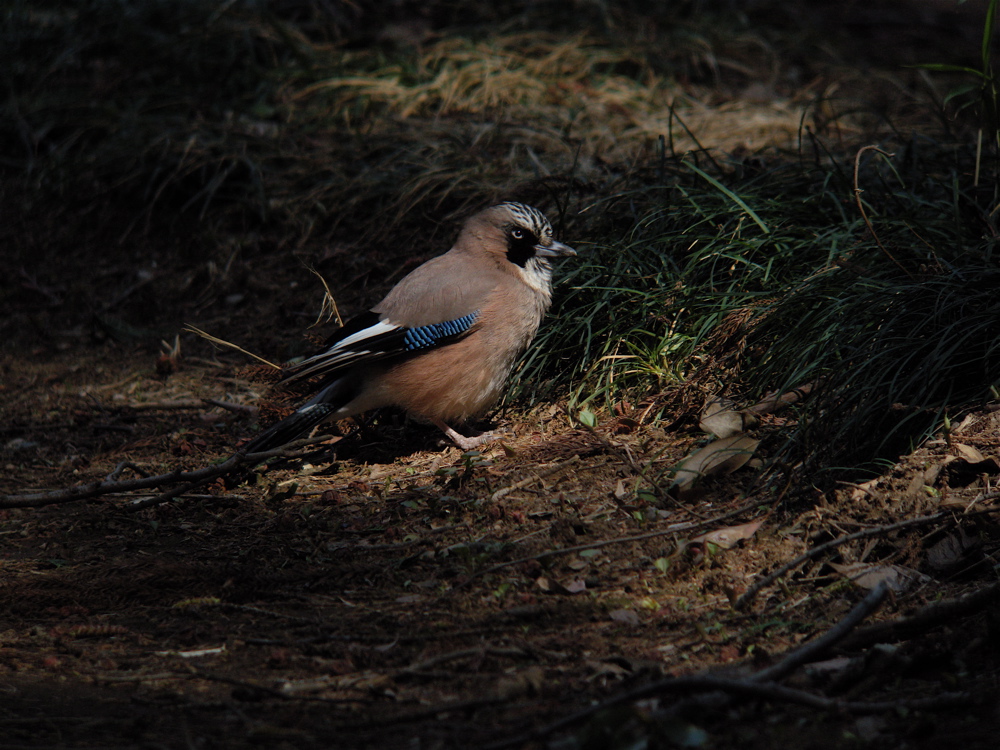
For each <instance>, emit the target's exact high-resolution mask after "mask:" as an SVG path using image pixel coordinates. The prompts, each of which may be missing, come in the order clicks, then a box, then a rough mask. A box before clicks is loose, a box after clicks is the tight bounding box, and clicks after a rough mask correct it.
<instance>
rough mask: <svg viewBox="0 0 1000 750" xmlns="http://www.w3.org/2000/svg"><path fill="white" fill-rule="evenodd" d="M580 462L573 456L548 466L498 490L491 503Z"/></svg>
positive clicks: (492, 496)
mask: <svg viewBox="0 0 1000 750" xmlns="http://www.w3.org/2000/svg"><path fill="white" fill-rule="evenodd" d="M579 460H580V457H579V456H573V457H572V458H568V459H566V460H565V461H560V462H559V463H557V464H555V465H553V466H547V467H545V468H544V469H542V470H540V471H535V472H532V473H531V475H530V476H527V477H525V478H524V479H522V480H521V481H519V482H515V483H514V484H512V485H510V486H508V487H501V488H500V489H499V490H497V491H496V492H494V493H493V494H492V495H490V502H491V503H492V502H496V501H497V500H499V499H500V498H502V497H505V496H507V495H509V494H510V493H511V492H515V491H516V490H521V489H524V488H525V487H527V486H528V485H530V484H532V483H534V482H537V481H539V480H541V479H544V478H545V477H550V476H552V475H553V474H555V473H557V472H558V471H560V470H561V469H565V468H566V467H567V466H569V465H570V464H572V463H574V462H576V461H579Z"/></svg>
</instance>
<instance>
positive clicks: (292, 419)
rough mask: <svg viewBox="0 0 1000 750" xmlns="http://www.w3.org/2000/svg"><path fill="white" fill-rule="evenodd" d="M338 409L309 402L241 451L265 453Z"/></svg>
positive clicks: (305, 431) (329, 405)
mask: <svg viewBox="0 0 1000 750" xmlns="http://www.w3.org/2000/svg"><path fill="white" fill-rule="evenodd" d="M334 411H336V408H335V407H334V406H333V405H332V404H309V405H307V406H303V407H301V408H300V409H299V410H298V411H296V412H295V413H294V414H290V415H289V416H287V417H285V418H284V419H282V420H281V421H280V422H277V423H275V424H273V425H271V426H270V427H268V428H267V429H266V430H264V431H263V432H262V433H260V434H259V435H258V436H257V437H255V438H254V439H253V440H251V441H250V442H249V443H247V444H246V446H245V447H243V448H241V449H240V452H241V453H244V454H250V453H263V452H264V451H270V450H274V449H275V448H280V447H281V446H283V445H285V443H290V442H292V441H293V440H295V439H296V438H300V437H302V436H303V435H305V434H306V433H308V432H309V431H310V430H311V429H312V428H313V427H315V426H316V425H318V424H319V423H320V422H322V421H323V420H325V419H326V418H327V417H328V416H330V414H332V413H333V412H334Z"/></svg>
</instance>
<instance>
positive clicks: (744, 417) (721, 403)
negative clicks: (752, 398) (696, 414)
mask: <svg viewBox="0 0 1000 750" xmlns="http://www.w3.org/2000/svg"><path fill="white" fill-rule="evenodd" d="M759 423H760V420H759V419H758V418H757V417H756V415H754V414H751V413H749V412H746V411H741V410H740V409H737V408H736V402H735V401H732V400H730V399H728V398H722V397H716V398H713V399H712V400H710V401H709V402H708V403H707V404H706V405H705V408H704V410H703V411H702V413H701V419H700V420H699V422H698V427H699V429H701V431H702V432H708V433H711V434H713V435H715V436H716V437H719V438H727V437H731V436H733V435H738V434H740V433H741V432H745V431H746V430H749V429H752V428H754V427H756V426H757V425H758V424H759Z"/></svg>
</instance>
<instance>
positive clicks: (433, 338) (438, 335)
mask: <svg viewBox="0 0 1000 750" xmlns="http://www.w3.org/2000/svg"><path fill="white" fill-rule="evenodd" d="M478 318H479V311H478V310H476V311H475V312H471V313H469V314H468V315H463V316H462V317H461V318H456V319H455V320H446V321H445V322H443V323H431V324H429V325H425V326H420V327H419V328H408V329H406V334H405V335H404V336H403V346H404V347H405V348H406V350H407V351H413V350H415V349H426V348H428V347H431V346H437V345H438V344H439V343H440V341H441V339H446V338H450V337H452V336H459V335H461V334H463V333H465V332H466V331H468V330H469V329H470V328H472V326H473V324H475V322H476V320H477V319H478Z"/></svg>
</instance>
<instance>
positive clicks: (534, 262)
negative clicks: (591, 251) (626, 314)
mask: <svg viewBox="0 0 1000 750" xmlns="http://www.w3.org/2000/svg"><path fill="white" fill-rule="evenodd" d="M466 229H467V230H471V231H472V232H473V233H474V234H475V235H477V236H479V237H480V238H481V240H483V241H485V242H486V243H487V245H488V249H489V251H490V252H492V253H495V254H496V255H498V256H500V258H501V262H502V261H506V262H508V263H510V264H512V266H513V268H511V266H507V267H508V268H511V271H513V272H515V273H518V274H519V275H520V276H521V277H522V279H523V280H524V282H525V283H526V284H528V286H530V287H532V288H534V289H537V290H538V291H540V292H542V293H543V294H546V295H548V294H549V292H550V291H551V284H552V267H551V265H550V264H549V261H550V260H551V259H552V258H559V257H564V256H568V255H576V251H575V250H574V249H573V248H571V247H570V246H569V245H564V244H563V243H562V242H558V241H557V240H556V239H555V238H554V237H553V236H552V225H551V224H550V223H549V220H548V219H547V218H545V214H543V213H542V212H541V211H539V210H538V209H537V208H533V207H531V206H528V205H526V204H524V203H500V204H499V205H496V206H493V207H492V208H488V209H486V210H485V211H483V212H481V213H479V214H476V215H475V216H474V217H472V219H470V220H469V224H468V225H467V226H466Z"/></svg>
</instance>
